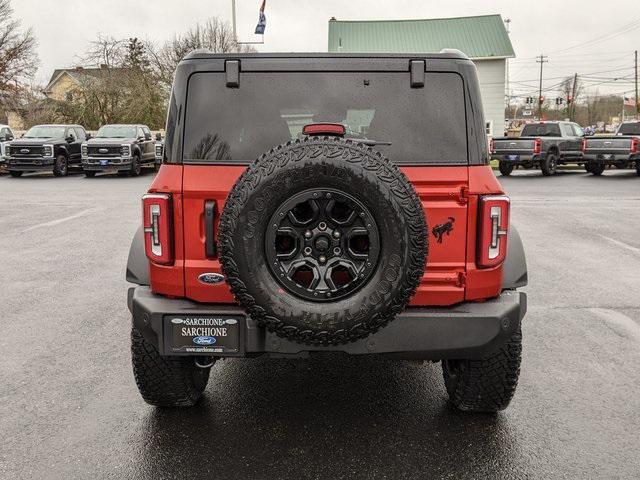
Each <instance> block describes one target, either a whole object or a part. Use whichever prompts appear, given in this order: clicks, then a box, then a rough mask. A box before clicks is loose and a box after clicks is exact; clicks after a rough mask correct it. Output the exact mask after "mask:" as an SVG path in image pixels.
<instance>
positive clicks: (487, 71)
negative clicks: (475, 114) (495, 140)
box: [473, 59, 506, 137]
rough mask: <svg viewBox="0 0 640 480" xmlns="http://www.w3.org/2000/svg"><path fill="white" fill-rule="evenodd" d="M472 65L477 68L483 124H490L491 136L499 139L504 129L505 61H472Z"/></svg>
mask: <svg viewBox="0 0 640 480" xmlns="http://www.w3.org/2000/svg"><path fill="white" fill-rule="evenodd" d="M473 63H475V64H476V67H477V68H478V79H479V81H480V94H481V96H482V105H483V107H484V118H485V122H491V124H492V130H493V131H492V132H491V134H492V136H494V137H501V136H502V135H503V134H504V129H505V122H504V106H505V93H506V85H505V83H506V80H505V79H506V60H505V59H499V60H474V61H473Z"/></svg>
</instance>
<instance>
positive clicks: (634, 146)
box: [631, 138, 640, 153]
mask: <svg viewBox="0 0 640 480" xmlns="http://www.w3.org/2000/svg"><path fill="white" fill-rule="evenodd" d="M639 147H640V140H638V139H637V138H632V139H631V153H638V148H639Z"/></svg>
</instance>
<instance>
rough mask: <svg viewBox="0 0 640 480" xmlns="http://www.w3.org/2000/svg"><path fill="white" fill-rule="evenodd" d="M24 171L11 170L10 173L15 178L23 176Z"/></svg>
mask: <svg viewBox="0 0 640 480" xmlns="http://www.w3.org/2000/svg"><path fill="white" fill-rule="evenodd" d="M23 173H24V172H9V175H11V176H12V177H13V178H18V177H21V176H22V174H23Z"/></svg>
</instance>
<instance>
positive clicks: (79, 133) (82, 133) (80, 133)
mask: <svg viewBox="0 0 640 480" xmlns="http://www.w3.org/2000/svg"><path fill="white" fill-rule="evenodd" d="M74 130H75V131H76V136H77V137H78V140H80V141H81V142H84V141H85V140H86V139H87V133H86V132H85V131H84V129H82V128H77V127H76V128H75V129H74Z"/></svg>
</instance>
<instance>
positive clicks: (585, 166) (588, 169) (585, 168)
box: [583, 162, 591, 173]
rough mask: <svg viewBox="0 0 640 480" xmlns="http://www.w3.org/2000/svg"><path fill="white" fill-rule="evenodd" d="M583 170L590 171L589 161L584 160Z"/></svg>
mask: <svg viewBox="0 0 640 480" xmlns="http://www.w3.org/2000/svg"><path fill="white" fill-rule="evenodd" d="M583 166H584V171H585V172H587V173H591V163H590V162H584V165H583Z"/></svg>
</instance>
